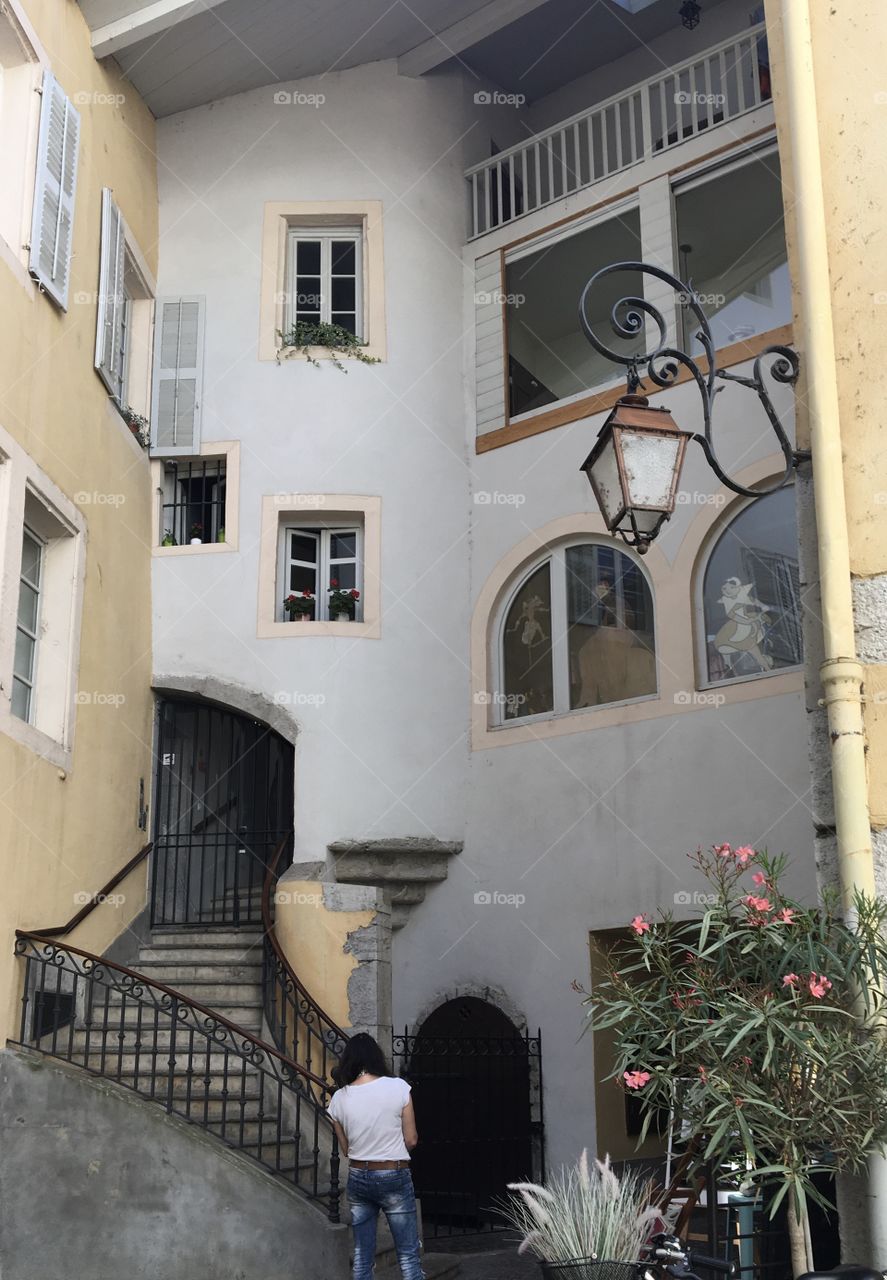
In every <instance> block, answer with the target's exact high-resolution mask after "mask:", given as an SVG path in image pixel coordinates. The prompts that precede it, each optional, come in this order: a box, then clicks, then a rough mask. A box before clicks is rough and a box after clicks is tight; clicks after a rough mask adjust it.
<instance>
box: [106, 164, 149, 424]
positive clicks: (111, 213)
mask: <svg viewBox="0 0 887 1280" xmlns="http://www.w3.org/2000/svg"><path fill="white" fill-rule="evenodd" d="M139 258H140V255H139V253H138V250H137V247H136V245H135V242H134V240H133V237H132V235H131V233H130V232H129V229H128V228H127V225H126V222H125V220H124V218H123V215H122V214H121V212H120V210H119V208H118V207H117V205H116V204H115V202H114V199H113V197H112V194H111V192H110V190H109V189H108V188H105V190H104V191H103V192H102V246H101V258H100V265H99V293H98V316H97V321H96V349H95V367H96V371H97V373H98V375H99V377H100V378H101V379H102V381H103V382H104V384H105V386H106V387H107V388H108V390H109V392H110V393H111V398H112V399H113V401H114V403H115V404H116V405H117V407H118V409H120V411H121V413H122V414H123V416H124V418H125V419H126V420H127V422H128V423H129V424H130V426H133V425H134V424H135V423H137V422H138V420H139V419H143V420H144V421H143V423H142V425H143V427H144V426H145V425H146V423H147V418H148V411H149V406H150V389H151V382H150V370H151V356H152V346H153V325H152V320H153V303H154V298H153V289H152V285H151V282H150V280H149V279H148V276H147V270H146V268H145V267H144V266H143V265H142V263H141V262H140V261H139Z"/></svg>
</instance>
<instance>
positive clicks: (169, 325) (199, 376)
mask: <svg viewBox="0 0 887 1280" xmlns="http://www.w3.org/2000/svg"><path fill="white" fill-rule="evenodd" d="M204 310H205V299H204V298H202V297H187V298H160V299H158V302H157V307H156V309H155V320H154V381H153V387H152V395H151V423H152V441H151V447H152V449H154V450H156V451H157V452H158V453H164V454H176V453H197V452H198V450H199V448H200V409H201V404H200V402H201V393H202V381H203V325H204Z"/></svg>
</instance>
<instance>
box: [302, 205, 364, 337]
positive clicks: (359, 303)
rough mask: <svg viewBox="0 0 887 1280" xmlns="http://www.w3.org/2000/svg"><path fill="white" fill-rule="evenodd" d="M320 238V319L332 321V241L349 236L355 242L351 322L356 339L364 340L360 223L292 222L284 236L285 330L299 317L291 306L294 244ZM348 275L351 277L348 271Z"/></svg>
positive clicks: (361, 234) (361, 232)
mask: <svg viewBox="0 0 887 1280" xmlns="http://www.w3.org/2000/svg"><path fill="white" fill-rule="evenodd" d="M303 240H316V241H319V242H320V307H319V310H320V322H321V324H332V323H333V320H332V314H333V311H332V292H333V291H332V279H333V276H332V242H333V241H334V240H349V241H351V242H353V244H354V323H355V328H356V331H357V340H358V342H361V343H362V342H364V341H365V337H364V330H365V328H366V320H365V316H364V299H363V227H360V226H342V227H337V226H335V225H330V226H325V227H304V226H292V227H290V228H289V230H288V232H287V240H286V301H285V303H284V325H283V327H284V331H285V332H286V331H288V330H289V329H291V328H292V326H293V324H295V323H296V321H297V320H298V318H299V316H298V308H297V307H294V306H293V298H294V297H296V275H297V272H296V246H297V244H298V243H299V241H303ZM343 274H344V273H343ZM348 278H349V279H350V278H351V274H350V272H349V273H348Z"/></svg>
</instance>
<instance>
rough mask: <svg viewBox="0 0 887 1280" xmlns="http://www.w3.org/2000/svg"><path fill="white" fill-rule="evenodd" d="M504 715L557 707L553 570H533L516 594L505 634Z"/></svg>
mask: <svg viewBox="0 0 887 1280" xmlns="http://www.w3.org/2000/svg"><path fill="white" fill-rule="evenodd" d="M502 674H503V686H504V688H503V690H502V693H501V695H500V696H502V697H503V699H504V706H503V707H502V718H503V719H505V720H514V719H517V718H518V717H520V716H532V715H537V714H538V713H539V712H543V711H553V710H554V676H553V673H552V662H551V570H550V567H549V565H547V564H544V565H542V566H541V568H539V569H537V570H536V571H535V573H532V574H530V576H529V578H527V580H526V582H525V583H524V584H523V586H522V587H521V588H520V590H519V591H518V593H517V595H516V596H515V598H514V600H513V602H512V604H511V608H510V609H509V610H508V616H507V617H506V619H505V628H504V631H503V635H502Z"/></svg>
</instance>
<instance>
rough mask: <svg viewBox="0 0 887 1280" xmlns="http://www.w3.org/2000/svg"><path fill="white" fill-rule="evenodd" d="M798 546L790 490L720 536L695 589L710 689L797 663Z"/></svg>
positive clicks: (749, 511) (748, 510)
mask: <svg viewBox="0 0 887 1280" xmlns="http://www.w3.org/2000/svg"><path fill="white" fill-rule="evenodd" d="M797 539H798V535H797V526H796V524H795V493H794V489H793V488H789V489H782V490H781V491H780V492H778V493H771V494H769V495H768V496H767V497H766V498H758V499H757V500H756V501H755V502H752V503H751V504H750V505H749V506H747V507H744V508H743V509H742V511H740V513H739V515H737V516H736V517H735V519H734V520H733V521H732V522H731V523H730V524H729V525H728V526H727V528H726V529H725V530H724V532H723V533H722V534H721V536H720V538H719V539H718V541H717V543H716V544H715V547H714V550H713V551H712V553H711V556H710V557H709V561H708V564H707V566H706V570H705V579H704V583H703V589H702V595H703V613H704V617H705V647H706V660H707V669H708V678H709V680H710V681H721V680H733V679H736V678H737V677H740V676H756V675H762V674H764V673H766V672H767V671H775V670H778V669H779V668H780V667H794V666H798V665H799V664H800V663H801V662H802V661H803V657H804V652H803V644H802V636H801V584H800V578H799V574H798V540H797Z"/></svg>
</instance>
